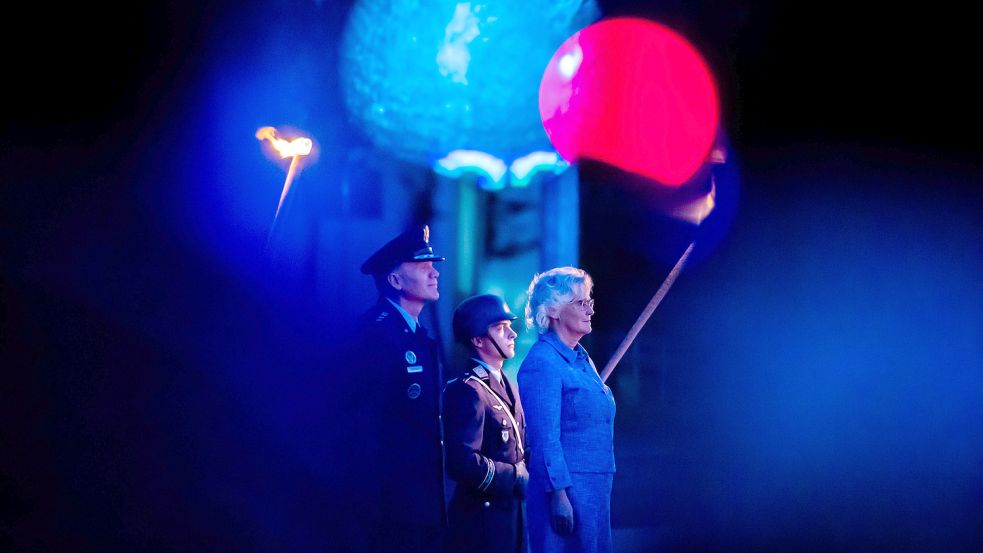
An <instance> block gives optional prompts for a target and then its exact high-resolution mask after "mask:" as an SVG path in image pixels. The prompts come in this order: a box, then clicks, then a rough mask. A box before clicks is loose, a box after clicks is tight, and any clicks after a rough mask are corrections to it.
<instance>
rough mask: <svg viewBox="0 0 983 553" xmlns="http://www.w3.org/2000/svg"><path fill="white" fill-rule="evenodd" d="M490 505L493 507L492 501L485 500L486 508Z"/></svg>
mask: <svg viewBox="0 0 983 553" xmlns="http://www.w3.org/2000/svg"><path fill="white" fill-rule="evenodd" d="M488 507H491V502H490V501H485V508H486V509H487V508H488Z"/></svg>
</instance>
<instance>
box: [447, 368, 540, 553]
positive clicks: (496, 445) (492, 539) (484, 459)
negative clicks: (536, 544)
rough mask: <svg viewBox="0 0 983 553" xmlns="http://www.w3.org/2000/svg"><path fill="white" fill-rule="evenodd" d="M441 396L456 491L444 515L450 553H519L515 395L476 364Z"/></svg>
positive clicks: (520, 434) (521, 525)
mask: <svg viewBox="0 0 983 553" xmlns="http://www.w3.org/2000/svg"><path fill="white" fill-rule="evenodd" d="M472 363H474V366H473V367H472V368H471V369H469V370H468V371H466V372H465V373H464V374H463V375H462V376H461V377H459V378H457V379H454V380H451V381H450V382H448V384H447V388H446V389H445V391H444V429H445V437H446V444H447V472H448V474H449V475H450V477H451V478H452V479H453V480H455V481H456V483H457V486H456V489H455V491H454V495H453V497H452V499H451V502H450V506H449V509H448V516H449V522H450V531H449V537H448V545H449V547H448V549H449V550H450V551H469V552H481V551H489V552H491V551H495V552H516V551H519V552H521V551H525V547H526V538H525V533H526V528H525V527H526V524H525V510H524V508H523V506H524V500H523V498H522V497H520V495H519V492H518V491H517V490H516V487H515V472H516V469H515V465H516V464H518V463H519V462H523V461H524V460H525V450H524V446H525V428H526V420H525V415H524V414H523V412H522V402H521V400H520V399H519V393H518V389H517V388H516V387H515V386H514V385H513V384H512V383H511V382H509V381H508V379H507V378H506V377H505V376H504V375H503V382H502V383H499V382H498V379H497V378H495V377H494V376H492V375H490V374H489V371H488V370H486V369H485V367H484V366H482V365H481V364H479V363H476V362H474V361H472Z"/></svg>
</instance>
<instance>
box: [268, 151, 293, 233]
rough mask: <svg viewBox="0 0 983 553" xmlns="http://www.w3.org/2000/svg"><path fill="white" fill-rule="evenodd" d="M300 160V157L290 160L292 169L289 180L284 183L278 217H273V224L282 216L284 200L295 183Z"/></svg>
mask: <svg viewBox="0 0 983 553" xmlns="http://www.w3.org/2000/svg"><path fill="white" fill-rule="evenodd" d="M299 159H300V156H293V157H292V158H290V168H289V169H287V179H286V180H284V181H283V191H282V192H280V203H278V204H277V205H276V215H274V216H273V222H276V219H277V217H279V216H280V208H282V207H283V200H285V199H287V192H290V184H291V183H292V182H293V181H294V174H296V173H297V161H298V160H299Z"/></svg>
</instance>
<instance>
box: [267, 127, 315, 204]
mask: <svg viewBox="0 0 983 553" xmlns="http://www.w3.org/2000/svg"><path fill="white" fill-rule="evenodd" d="M256 138H257V139H259V140H269V141H270V144H272V145H273V148H274V149H275V150H276V151H277V153H278V154H280V158H281V159H286V158H288V157H289V158H291V159H290V168H289V169H287V178H286V180H284V181H283V191H282V192H280V203H278V204H277V206H276V214H275V215H274V216H273V223H274V224H276V221H277V218H278V217H279V216H280V209H281V208H282V207H283V200H285V199H286V198H287V193H288V192H290V184H291V183H292V182H293V180H294V176H295V175H296V174H297V165H298V163H299V161H300V158H301V157H303V156H306V155H308V154H310V153H311V149H312V148H313V147H314V142H313V141H311V139H310V138H307V137H305V136H301V137H298V138H294V139H293V140H285V139H283V138H280V137H279V136H277V131H276V129H275V128H273V127H260V129H259V130H257V131H256Z"/></svg>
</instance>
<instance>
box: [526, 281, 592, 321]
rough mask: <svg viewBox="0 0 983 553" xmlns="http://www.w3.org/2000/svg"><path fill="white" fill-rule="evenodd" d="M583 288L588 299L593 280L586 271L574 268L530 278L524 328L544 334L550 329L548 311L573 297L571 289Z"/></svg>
mask: <svg viewBox="0 0 983 553" xmlns="http://www.w3.org/2000/svg"><path fill="white" fill-rule="evenodd" d="M577 285H581V286H583V292H584V295H585V296H587V297H590V294H591V290H592V289H593V288H594V279H592V278H591V277H590V275H589V274H587V271H584V270H583V269H578V268H576V267H557V268H555V269H550V270H548V271H545V272H542V273H539V274H537V275H535V276H534V277H532V282H530V283H529V289H528V290H526V296H527V297H528V298H529V300H528V301H527V302H526V312H525V315H526V326H527V327H528V328H535V329H536V332H538V333H539V334H544V333H545V332H546V331H547V330H549V328H550V319H549V310H550V308H551V307H553V306H555V305H558V304H559V303H560V302H561V301H563V300H564V299H565V298H566V297H569V296H571V295H573V287H574V286H577Z"/></svg>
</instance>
